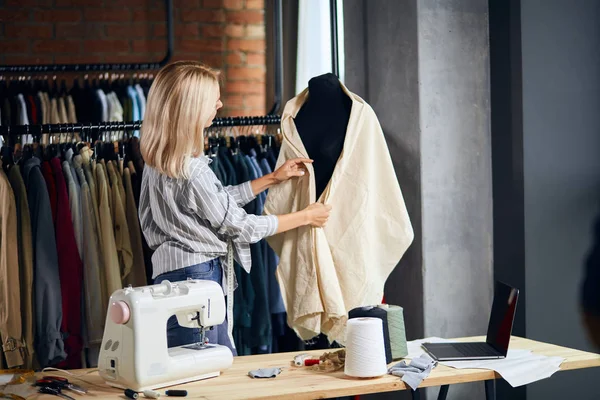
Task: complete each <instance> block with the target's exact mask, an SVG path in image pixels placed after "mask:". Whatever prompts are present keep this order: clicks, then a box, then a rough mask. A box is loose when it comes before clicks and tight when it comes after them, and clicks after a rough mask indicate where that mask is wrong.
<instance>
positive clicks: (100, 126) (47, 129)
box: [0, 115, 281, 136]
mask: <svg viewBox="0 0 600 400" xmlns="http://www.w3.org/2000/svg"><path fill="white" fill-rule="evenodd" d="M280 122H281V116H279V115H265V116H255V117H224V118H216V119H215V120H214V121H213V123H212V125H211V126H210V127H209V128H213V127H229V126H257V125H279V123H280ZM141 127H142V121H128V122H96V123H86V124H44V125H0V135H2V136H19V135H33V136H39V135H41V134H43V133H49V134H57V133H71V132H81V133H83V134H85V133H86V132H89V133H92V132H113V131H133V130H139V129H140V128H141Z"/></svg>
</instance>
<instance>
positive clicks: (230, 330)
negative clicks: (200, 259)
mask: <svg viewBox="0 0 600 400" xmlns="http://www.w3.org/2000/svg"><path fill="white" fill-rule="evenodd" d="M233 262H234V261H233V244H232V243H231V239H228V240H227V315H226V318H227V335H228V336H229V340H230V341H231V347H233V348H234V349H235V342H234V341H233V285H234V280H235V270H234V269H233Z"/></svg>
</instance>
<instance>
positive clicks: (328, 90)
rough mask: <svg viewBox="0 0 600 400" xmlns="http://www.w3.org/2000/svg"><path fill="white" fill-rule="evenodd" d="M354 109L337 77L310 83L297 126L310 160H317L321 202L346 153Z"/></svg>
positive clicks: (315, 167)
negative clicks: (349, 126)
mask: <svg viewBox="0 0 600 400" xmlns="http://www.w3.org/2000/svg"><path fill="white" fill-rule="evenodd" d="M351 109H352V100H351V99H350V98H349V97H348V95H346V93H344V91H343V90H342V87H341V86H340V81H339V80H338V78H337V77H336V76H335V75H334V74H331V73H328V74H324V75H321V76H317V77H315V78H312V79H311V80H310V81H309V82H308V99H307V100H306V102H305V103H304V104H303V105H302V108H300V111H298V114H297V115H296V118H294V122H295V123H296V129H297V130H298V134H299V135H300V138H301V139H302V143H303V144H304V147H305V148H306V151H307V152H308V156H309V157H310V158H312V159H313V160H314V163H313V167H314V170H315V181H316V187H317V199H318V198H319V196H320V195H321V193H323V191H324V190H325V187H327V183H328V182H329V179H331V175H332V174H333V170H334V168H335V164H336V163H337V160H338V158H339V157H340V154H341V153H342V149H343V147H344V139H345V138H346V128H347V126H348V120H349V119H350V110H351Z"/></svg>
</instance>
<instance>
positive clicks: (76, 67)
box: [0, 0, 174, 74]
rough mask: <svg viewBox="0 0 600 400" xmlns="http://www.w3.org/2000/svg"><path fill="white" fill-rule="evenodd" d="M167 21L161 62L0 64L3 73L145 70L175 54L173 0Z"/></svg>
mask: <svg viewBox="0 0 600 400" xmlns="http://www.w3.org/2000/svg"><path fill="white" fill-rule="evenodd" d="M165 11H166V23H167V53H166V54H165V57H164V58H163V59H162V60H161V61H159V62H149V63H137V64H135V63H127V64H44V65H0V74H1V73H18V72H22V73H39V72H79V71H81V72H90V71H91V72H102V71H145V70H155V69H159V68H161V67H163V66H165V65H166V64H167V63H168V62H169V60H170V59H171V56H172V55H173V43H174V39H173V38H174V34H173V2H172V0H165Z"/></svg>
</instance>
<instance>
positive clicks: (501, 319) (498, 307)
mask: <svg viewBox="0 0 600 400" xmlns="http://www.w3.org/2000/svg"><path fill="white" fill-rule="evenodd" d="M518 298H519V291H518V290H517V289H515V288H512V287H510V286H508V285H506V284H504V283H502V282H496V286H495V289H494V302H493V303H492V314H491V315H490V323H489V326H488V331H487V340H486V341H487V343H488V344H489V345H491V346H492V347H494V349H496V350H497V351H499V352H500V353H502V354H503V355H504V356H506V353H507V352H508V345H509V343H510V335H511V333H512V327H513V321H514V319H515V312H516V310H517V300H518Z"/></svg>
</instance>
